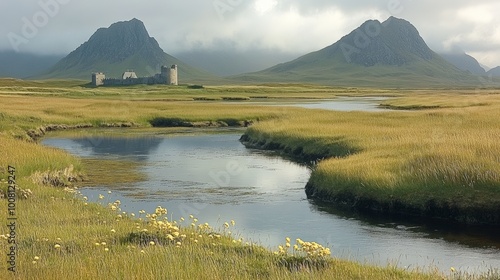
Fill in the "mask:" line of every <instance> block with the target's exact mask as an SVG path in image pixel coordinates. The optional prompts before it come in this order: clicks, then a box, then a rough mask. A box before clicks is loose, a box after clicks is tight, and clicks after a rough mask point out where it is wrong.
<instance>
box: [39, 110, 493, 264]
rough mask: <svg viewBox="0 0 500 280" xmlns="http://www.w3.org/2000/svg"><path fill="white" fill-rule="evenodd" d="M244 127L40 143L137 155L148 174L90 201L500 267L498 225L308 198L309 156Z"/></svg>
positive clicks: (267, 234)
mask: <svg viewBox="0 0 500 280" xmlns="http://www.w3.org/2000/svg"><path fill="white" fill-rule="evenodd" d="M329 102H331V101H329ZM372 105H373V104H372ZM372 105H370V106H372ZM306 106H307V104H306ZM315 106H319V105H315ZM325 106H330V105H325ZM356 108H358V107H356ZM373 108H376V106H374V107H373ZM355 110H358V109H355ZM240 135H241V131H239V132H237V133H234V132H229V131H228V132H224V133H218V134H201V135H200V134H196V135H188V136H186V135H183V136H168V137H167V136H156V135H144V136H140V137H118V136H113V137H109V136H108V137H106V136H92V137H79V138H46V139H44V140H43V144H44V145H48V146H54V147H58V148H61V149H65V150H67V151H69V152H70V153H72V154H75V155H78V156H81V157H92V158H96V157H97V158H107V159H130V160H134V161H137V162H140V163H141V164H140V166H141V168H140V169H141V170H140V171H141V172H143V173H145V174H146V175H147V180H146V181H143V182H139V183H134V184H125V185H119V186H116V185H115V186H97V187H88V188H83V189H80V191H81V192H82V193H83V194H84V195H86V196H88V197H89V200H91V201H98V195H99V194H104V195H105V196H106V199H105V201H114V200H116V199H119V200H121V202H122V210H123V211H127V212H135V213H137V212H138V211H139V210H146V211H149V212H152V211H154V209H155V207H156V206H158V205H161V206H163V207H166V208H167V209H168V211H169V216H170V215H171V216H172V218H174V219H179V218H180V217H187V216H188V215H189V214H193V215H195V216H196V217H197V218H198V219H199V221H202V222H208V223H210V224H211V225H214V226H216V227H218V226H219V227H222V224H223V223H224V222H225V221H230V220H235V221H236V227H235V229H234V230H233V233H236V234H240V235H241V236H242V237H244V238H245V239H247V240H251V241H253V242H258V243H260V244H262V245H264V246H267V247H270V248H273V249H274V248H276V246H277V245H278V244H283V243H284V238H285V237H290V238H292V240H294V239H295V238H301V239H303V240H306V241H316V242H319V243H321V244H324V245H327V246H329V247H330V248H331V251H332V254H333V255H334V256H337V257H342V258H347V259H352V260H356V261H360V262H368V263H371V264H377V265H385V264H388V263H390V264H396V265H398V266H400V267H403V268H409V269H412V268H416V267H420V268H431V267H437V268H439V269H441V270H443V271H445V272H446V271H449V269H450V267H455V268H456V269H459V270H464V271H469V272H473V273H475V272H484V271H486V270H488V268H491V267H493V268H499V267H500V237H498V235H497V234H498V232H496V233H495V232H493V231H483V230H477V229H467V228H451V227H442V226H439V225H429V224H427V225H423V224H421V223H412V222H402V221H394V220H387V219H374V218H373V217H371V218H368V217H360V216H358V215H356V214H353V213H345V212H339V211H338V210H335V209H332V208H330V207H328V206H327V205H322V204H318V203H316V202H314V201H310V200H308V199H307V198H306V195H305V192H304V186H305V184H306V183H307V180H308V178H309V175H310V170H309V168H308V167H307V166H305V165H302V164H298V163H294V162H291V161H289V160H286V159H283V158H281V157H279V156H276V155H275V154H273V153H272V152H268V151H259V150H253V149H247V148H245V147H244V146H243V145H242V144H241V143H240V142H239V141H238V139H239V137H240ZM110 172H112V171H110ZM108 190H111V191H112V193H111V194H109V195H108V194H107V192H108Z"/></svg>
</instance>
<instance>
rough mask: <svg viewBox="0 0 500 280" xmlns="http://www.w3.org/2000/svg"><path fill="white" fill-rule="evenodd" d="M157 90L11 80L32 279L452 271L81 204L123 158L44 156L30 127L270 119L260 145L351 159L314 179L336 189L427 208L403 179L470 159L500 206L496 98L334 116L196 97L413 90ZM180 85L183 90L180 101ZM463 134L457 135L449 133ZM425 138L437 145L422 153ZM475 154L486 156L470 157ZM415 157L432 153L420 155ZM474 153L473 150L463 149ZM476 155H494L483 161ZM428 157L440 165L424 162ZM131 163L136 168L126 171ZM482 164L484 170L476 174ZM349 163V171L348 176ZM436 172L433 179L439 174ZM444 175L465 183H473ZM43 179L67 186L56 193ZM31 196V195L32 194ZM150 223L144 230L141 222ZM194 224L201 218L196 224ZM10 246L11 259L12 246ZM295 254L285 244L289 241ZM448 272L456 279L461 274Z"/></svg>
mask: <svg viewBox="0 0 500 280" xmlns="http://www.w3.org/2000/svg"><path fill="white" fill-rule="evenodd" d="M148 90H149V88H147V87H143V88H108V89H92V88H86V87H81V86H79V84H78V82H65V83H64V84H60V83H59V82H49V83H48V82H42V83H38V82H29V84H26V83H24V82H11V81H0V101H1V102H0V148H1V149H0V150H1V151H2V156H1V157H0V178H4V179H6V178H7V171H8V170H7V169H6V167H7V166H8V165H12V166H15V167H16V172H17V174H16V175H17V183H18V186H19V188H20V189H22V190H24V192H23V191H21V190H20V191H19V193H18V195H19V197H18V201H17V205H16V209H17V218H18V219H17V221H16V223H17V225H18V226H17V228H16V234H17V236H16V238H17V240H16V241H17V243H18V255H17V260H16V261H17V265H18V266H17V271H18V272H17V277H18V278H19V279H56V278H57V279H75V278H76V279H97V278H113V279H115V278H117V279H158V278H167V279H255V278H264V279H311V278H313V279H437V278H441V277H442V276H443V275H441V274H440V273H438V272H431V271H428V272H426V273H420V272H408V271H403V270H401V269H396V268H393V267H374V266H370V265H362V264H359V263H354V262H348V261H343V260H337V259H330V258H323V257H312V256H310V257H309V258H304V256H307V253H308V252H309V251H308V250H311V249H307V250H306V249H304V251H301V253H300V255H301V256H296V257H290V256H284V255H283V254H278V255H276V254H274V253H273V252H270V251H268V250H265V249H263V248H261V247H259V246H256V245H251V244H249V245H246V244H245V240H243V241H242V242H240V241H239V236H235V235H234V234H229V231H230V230H231V231H233V232H235V231H237V223H238V221H236V228H233V227H232V225H231V222H230V221H227V222H228V229H226V227H225V226H224V225H223V223H224V221H222V224H221V225H214V228H215V229H213V228H211V229H209V228H206V227H205V225H204V224H203V221H194V218H193V219H190V218H189V217H185V219H186V221H184V222H181V221H175V222H176V224H173V223H174V221H164V223H163V224H161V223H158V221H159V219H154V220H152V219H151V218H147V217H146V214H139V213H135V217H132V213H121V211H118V210H116V209H115V210H113V209H112V208H115V207H117V208H119V204H118V203H115V201H114V200H112V199H111V198H110V197H111V196H112V195H108V194H103V196H104V197H103V199H102V200H100V201H99V204H98V203H94V202H87V201H85V200H84V199H83V198H82V197H78V196H76V197H75V194H74V193H73V192H72V191H71V190H69V189H66V190H65V188H64V186H63V185H65V184H69V183H70V182H69V181H72V179H71V178H73V177H78V175H77V174H78V173H81V172H87V173H89V172H90V174H89V175H90V177H91V178H96V176H102V175H99V174H96V173H95V172H94V173H93V172H92V169H89V168H88V166H89V165H94V166H95V165H98V166H104V168H102V169H101V170H105V169H112V168H113V165H112V164H113V163H109V162H108V163H98V162H90V163H89V162H85V161H81V160H79V159H77V158H74V157H72V156H70V155H68V154H66V153H64V152H61V151H59V150H56V149H52V148H47V147H42V146H40V145H38V144H36V143H34V142H33V141H32V139H30V137H28V134H27V132H28V131H30V130H35V129H39V128H40V127H43V129H46V128H47V127H49V125H50V124H53V125H56V126H50V127H55V128H58V129H64V128H68V127H73V126H79V125H81V124H90V126H89V127H107V126H109V125H110V124H119V125H120V124H124V123H130V124H132V126H137V127H140V128H141V127H142V128H150V127H151V126H152V123H151V121H152V120H153V119H155V118H165V119H172V118H178V119H181V120H183V121H186V122H206V121H213V122H217V121H224V122H226V123H227V122H234V123H236V122H241V121H258V124H257V125H255V126H253V127H252V128H251V129H249V130H248V132H247V135H248V136H249V137H250V138H251V139H254V140H256V143H273V144H272V145H271V147H274V148H279V147H281V148H284V149H285V150H287V151H290V152H296V153H297V154H298V155H310V156H318V155H320V156H335V155H339V154H340V155H343V156H344V157H342V158H331V159H327V160H325V161H322V162H321V163H320V164H319V165H318V168H317V169H316V170H315V171H314V172H313V177H312V178H311V182H314V183H315V184H316V185H318V186H319V185H322V186H324V187H325V188H331V187H332V186H336V185H337V184H338V182H347V183H349V184H351V186H352V185H354V184H355V183H363V184H366V183H377V184H374V185H373V186H368V185H367V186H368V187H367V188H359V186H358V189H357V191H359V193H361V194H364V193H367V194H372V193H373V194H374V195H376V196H378V195H379V194H378V192H379V191H380V190H385V189H388V188H393V189H394V191H393V193H394V194H397V195H406V196H407V197H409V196H410V195H409V194H405V192H407V191H408V190H411V191H414V192H415V198H416V199H417V201H423V199H425V197H424V196H423V195H420V196H419V194H418V192H420V191H421V190H420V189H418V188H417V187H418V185H412V186H413V187H414V189H398V188H399V187H401V188H402V187H403V182H404V181H401V182H400V183H399V184H396V185H390V183H391V182H398V180H399V176H401V175H402V174H403V175H405V174H408V175H412V174H413V175H412V176H413V177H411V176H410V177H404V176H401V178H403V179H405V180H407V181H408V182H411V179H412V178H414V177H415V176H416V175H417V174H418V172H419V171H416V170H415V171H414V172H413V173H412V172H410V171H411V170H412V169H411V167H412V165H410V163H412V162H416V163H419V162H421V161H423V160H422V159H426V158H430V159H433V156H435V155H436V157H437V159H441V157H442V156H448V157H449V158H451V159H453V160H455V157H458V158H459V159H460V160H462V161H458V163H461V164H457V165H456V166H458V167H460V168H462V167H463V168H469V169H470V172H471V174H472V175H474V174H483V173H484V172H483V173H477V172H482V170H492V171H493V175H492V176H493V177H491V176H490V177H488V176H486V175H487V174H489V173H484V174H483V175H484V176H483V177H481V176H479V177H477V178H478V179H481V180H480V181H478V182H479V183H477V184H476V183H475V184H474V185H473V186H472V187H473V189H474V190H476V189H477V197H479V198H481V199H480V200H481V201H482V200H485V201H488V199H489V201H493V200H494V199H496V198H498V193H497V191H498V189H497V188H496V186H498V181H495V180H494V179H495V178H496V177H494V176H495V174H498V172H497V173H495V172H496V171H498V170H497V169H494V168H496V167H497V165H498V158H495V156H494V155H495V154H496V155H498V154H500V153H498V144H497V143H496V142H495V141H490V140H488V139H491V137H492V136H495V135H497V134H496V133H498V123H497V122H495V120H496V119H494V118H493V119H490V117H494V116H496V114H497V113H496V112H498V111H497V109H498V108H497V107H494V106H496V105H494V104H496V103H494V102H493V101H491V102H492V104H493V105H491V106H490V105H487V106H486V105H485V106H482V107H481V108H477V107H470V108H466V109H465V110H464V111H463V112H462V111H455V110H454V109H447V111H440V110H437V111H433V112H417V113H408V112H395V113H387V114H386V113H377V114H368V113H335V112H326V111H310V110H305V109H294V108H288V107H287V108H279V107H259V106H254V105H250V104H247V105H246V104H236V103H232V102H229V101H228V102H202V101H194V100H195V98H193V96H194V97H196V96H202V95H203V96H205V95H208V96H209V97H210V98H214V99H216V100H219V99H224V98H223V97H231V96H236V97H249V98H254V97H251V95H252V96H253V94H256V93H258V94H260V95H261V98H264V95H266V97H265V98H266V99H267V98H269V97H276V98H278V99H279V98H283V97H285V96H287V95H288V94H290V95H291V96H293V97H294V98H300V97H307V96H309V95H312V96H313V97H325V96H329V97H332V96H333V95H335V94H337V93H338V94H339V95H353V94H361V95H371V94H374V93H378V94H379V95H391V94H394V95H400V94H398V93H390V91H386V90H379V91H372V90H366V92H363V91H362V90H361V92H360V90H357V89H335V88H324V87H318V88H314V87H310V86H299V85H294V86H289V87H288V88H287V87H284V88H283V89H282V88H281V87H280V86H274V87H263V88H260V87H220V88H212V89H210V90H212V92H202V93H201V94H200V92H199V91H198V92H194V90H191V89H187V88H180V89H178V88H173V89H170V88H167V89H164V88H163V89H162V88H161V87H154V88H152V89H151V90H152V91H155V92H154V93H147V91H148ZM177 90H180V91H182V92H180V93H176V92H175V91H177ZM189 98H190V99H189ZM233 99H236V98H233ZM173 100H182V101H175V102H174V101H173ZM226 100H231V99H230V98H226ZM495 102H496V101H495ZM419 104H420V103H419ZM422 104H425V102H422ZM393 105H394V106H396V105H397V104H393ZM417 105H418V104H417ZM479 109H481V110H479ZM461 110H462V109H461ZM457 116H458V118H456V117H457ZM457 120H460V121H457ZM435 125H439V126H437V129H438V130H436V133H434V130H433V128H434V127H435ZM453 126H455V127H457V128H458V129H457V130H456V131H458V132H453V131H452V130H451V129H450V127H453ZM461 127H463V129H460V128H461ZM481 128H484V129H481ZM87 129H88V128H87ZM468 129H471V131H470V133H467V131H468ZM488 132H489V133H490V134H488ZM433 135H434V136H433ZM428 136H433V137H434V138H432V137H431V138H432V139H434V141H431V140H429V139H428V140H425V137H428ZM463 136H467V138H466V139H465V140H464V141H462V140H460V139H462V138H463ZM419 139H420V141H418V140H419ZM422 139H423V140H422ZM449 139H454V140H453V141H454V142H451V143H453V145H451V148H449V149H448V148H446V147H447V146H446V145H444V143H448V142H449V141H450V140H449ZM420 143H424V144H425V146H424V147H428V148H430V149H423V148H421V147H420ZM439 143H441V144H439ZM391 145H393V146H391ZM419 147H420V148H419ZM470 147H474V149H473V150H471V151H469V150H468V149H469V148H470ZM415 149H417V151H419V152H420V153H413V152H412V151H414V150H415ZM464 149H465V151H467V152H466V153H458V152H459V151H462V150H464ZM462 152H463V151H462ZM490 152H491V153H493V155H492V154H491V153H490ZM426 153H427V154H426ZM477 153H479V155H481V156H482V157H476V156H475V155H477ZM407 155H411V156H412V157H410V159H412V160H414V161H409V162H406V161H405V160H404V159H406V158H407ZM419 155H422V156H423V155H427V156H426V157H423V158H421V157H419ZM402 158H403V159H402ZM476 158H479V159H476ZM446 159H447V158H446V157H444V159H441V160H436V161H433V160H430V161H429V162H430V163H429V164H430V165H429V170H431V171H432V168H431V167H433V166H435V165H432V164H437V167H439V168H442V167H443V166H444V167H446V166H448V165H446V164H447V162H448V161H446ZM495 160H496V161H495ZM423 162H424V163H426V161H423ZM453 162H455V161H453ZM400 163H407V165H403V166H407V168H406V169H404V171H405V173H397V172H396V171H397V170H398V169H397V168H396V166H398V164H400ZM114 164H117V163H114ZM122 164H123V165H124V166H125V167H124V168H127V163H122ZM468 164H471V165H470V166H469V165H468ZM477 164H482V165H477ZM476 165H477V166H479V167H478V168H475V167H474V166H476ZM417 166H420V165H417ZM468 166H469V167H468ZM490 166H491V168H493V169H491V168H490ZM122 167H123V166H122ZM129 167H130V168H133V166H129ZM338 168H342V169H340V171H338ZM391 168H393V169H391ZM439 168H438V169H439ZM482 168H484V169H482ZM469 169H465V170H469ZM394 170H396V171H394ZM450 170H451V171H453V169H450ZM477 170H479V171H477ZM424 171H425V170H424ZM431 171H429V173H428V174H430V175H429V176H431V177H429V178H431V179H432V178H433V177H432V174H433V173H432V172H431ZM451 171H450V172H451ZM379 172H381V173H379ZM455 172H456V173H453V172H452V173H450V174H451V175H453V174H459V172H462V169H458V170H457V171H455ZM474 172H476V173H474ZM339 174H340V175H339ZM425 174H427V173H425ZM438 174H440V173H438ZM446 174H448V173H446ZM465 174H469V173H465ZM61 178H62V180H60V179H61ZM474 178H476V177H474ZM492 178H493V179H492ZM133 179H134V178H132V179H131V180H133ZM440 179H441V180H445V181H446V180H449V179H450V180H451V179H453V180H455V179H456V180H458V181H457V182H462V181H460V180H461V179H460V176H458V177H457V178H455V177H443V178H440ZM342 180H344V181H342ZM43 182H46V183H50V184H56V185H60V186H59V187H54V186H51V185H50V184H49V185H43ZM316 182H319V183H316ZM450 182H455V181H450ZM464 182H468V181H464ZM474 182H475V181H474ZM491 182H493V185H491V186H493V187H490V188H488V187H487V186H488V184H489V183H491ZM384 184H388V185H384ZM346 186H349V185H348V184H346ZM446 186H447V188H446V192H445V191H442V192H437V193H434V191H435V190H432V189H431V190H425V189H424V191H431V192H432V193H433V195H434V196H435V197H436V199H442V198H443V197H445V196H447V195H449V194H450V193H453V191H450V190H449V189H450V188H453V187H454V186H451V183H450V184H449V185H446ZM374 187H375V188H374ZM1 188H2V189H6V188H7V183H6V182H2V183H1ZM28 189H29V191H28ZM394 194H393V195H394ZM23 195H24V196H26V197H27V198H21V196H23ZM411 195H413V193H412V194H411ZM488 196H489V197H488ZM463 199H464V200H463V201H464V202H470V199H471V198H470V197H467V193H466V192H464V194H463ZM108 203H110V205H108ZM100 204H101V205H100ZM0 208H1V209H7V200H5V199H1V200H0ZM160 212H161V211H160ZM118 215H120V216H118ZM139 216H141V218H142V219H143V220H142V221H140V220H138V217H139ZM150 217H151V216H150ZM0 219H2V220H4V221H6V220H7V213H6V211H0ZM167 222H168V223H167ZM191 223H195V228H192V227H191ZM176 228H177V229H176ZM144 229H147V231H144ZM176 232H177V234H175V233H176ZM6 233H7V228H4V230H3V231H1V232H0V234H3V235H4V236H5V234H6ZM169 234H170V235H171V236H172V237H173V239H172V240H170V237H169ZM184 235H185V236H184ZM219 235H220V237H219ZM242 235H243V236H244V233H242ZM291 238H292V240H291V244H290V247H293V245H294V243H295V242H294V239H295V238H300V236H296V237H295V236H291ZM283 239H285V236H284V237H283ZM0 241H1V242H0V251H2V252H8V251H9V250H8V249H9V244H8V243H7V240H0ZM151 241H153V242H154V243H151ZM311 241H313V240H311ZM177 242H180V244H178V243H177ZM300 244H301V243H300V242H297V245H298V246H303V245H300ZM283 245H284V247H285V248H286V241H285V240H283ZM313 247H314V246H313ZM301 248H305V247H301ZM317 248H319V249H321V247H319V246H317ZM289 251H290V252H292V249H289ZM5 265H6V263H5V262H4V265H2V266H1V269H7V267H6V266H5ZM6 273H7V272H4V274H6ZM448 276H450V277H451V278H457V277H458V274H457V273H451V274H450V275H448Z"/></svg>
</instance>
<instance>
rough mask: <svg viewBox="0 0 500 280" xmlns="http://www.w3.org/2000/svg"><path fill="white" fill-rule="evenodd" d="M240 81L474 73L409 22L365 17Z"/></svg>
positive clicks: (423, 78)
mask: <svg viewBox="0 0 500 280" xmlns="http://www.w3.org/2000/svg"><path fill="white" fill-rule="evenodd" d="M231 78H232V79H233V80H239V81H246V82H263V81H265V82H309V83H320V84H328V85H341V86H383V87H428V86H450V85H453V86H475V85H477V84H478V83H479V81H478V78H477V77H474V76H473V75H471V74H469V73H467V72H465V71H463V70H460V69H458V68H456V67H455V66H453V65H452V64H450V63H448V62H447V61H446V60H444V59H443V58H442V57H440V56H439V55H438V54H436V53H435V52H433V51H432V50H431V49H430V48H429V47H428V46H427V44H426V43H425V41H424V40H423V39H422V37H421V36H420V34H419V33H418V31H417V29H416V28H415V27H414V26H413V25H412V24H411V23H409V22H407V21H405V20H402V19H398V18H395V17H390V18H389V19H387V20H386V21H384V22H382V23H380V22H379V21H377V20H369V21H366V22H365V23H363V24H362V25H361V26H360V27H359V28H357V29H355V30H354V31H352V32H351V33H349V34H348V35H346V36H344V37H343V38H342V39H340V40H339V41H338V42H336V43H334V44H333V45H331V46H328V47H326V48H324V49H322V50H319V51H316V52H312V53H309V54H306V55H304V56H302V57H299V58H297V59H295V60H293V61H290V62H287V63H282V64H278V65H276V66H273V67H271V68H268V69H265V70H263V71H259V72H254V73H249V74H243V75H238V76H233V77H231Z"/></svg>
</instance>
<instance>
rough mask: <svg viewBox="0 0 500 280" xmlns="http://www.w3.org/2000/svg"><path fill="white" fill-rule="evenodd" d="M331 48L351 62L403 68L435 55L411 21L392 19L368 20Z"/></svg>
mask: <svg viewBox="0 0 500 280" xmlns="http://www.w3.org/2000/svg"><path fill="white" fill-rule="evenodd" d="M329 48H331V51H332V52H336V51H339V50H340V51H341V52H342V54H343V56H344V57H345V59H346V61H347V62H348V63H355V64H359V65H363V66H374V65H396V66H401V65H404V64H408V63H410V62H412V61H415V60H418V59H424V60H430V59H432V58H433V56H434V52H433V51H432V50H431V49H430V48H429V47H428V46H427V44H426V43H425V42H424V40H423V39H422V37H420V34H419V33H418V30H417V29H416V28H415V27H414V26H413V25H412V24H411V23H410V22H408V21H406V20H404V19H400V18H396V17H392V16H391V17H390V18H388V19H387V20H386V21H384V22H382V23H380V22H379V21H378V20H367V21H365V22H364V23H363V24H362V25H361V26H360V27H358V28H357V29H355V30H354V31H352V32H351V33H350V34H348V35H346V36H344V37H343V38H342V39H340V41H339V42H337V43H335V44H333V45H332V46H330V47H329Z"/></svg>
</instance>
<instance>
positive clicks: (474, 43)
mask: <svg viewBox="0 0 500 280" xmlns="http://www.w3.org/2000/svg"><path fill="white" fill-rule="evenodd" d="M499 11H500V1H498V0H475V1H471V0H453V1H452V0H442V1H436V0H432V1H431V0H356V1H352V0H337V1H335V0H300V1H299V0H146V1H139V0H134V1H131V0H121V1H114V0H107V1H103V0H98V1H96V0H86V1H77V0H22V1H19V0H2V1H1V2H0V23H1V24H0V36H1V40H0V50H9V49H10V50H12V49H16V50H19V51H21V52H30V53H42V54H61V55H63V54H67V53H69V52H70V51H72V50H74V49H75V48H77V47H78V46H79V45H81V44H82V43H84V42H85V41H86V40H88V38H89V37H90V36H91V35H92V34H93V33H94V32H95V31H96V30H97V29H98V28H100V27H108V26H109V25H110V24H112V23H114V22H117V21H124V20H130V19H132V18H134V17H135V18H138V19H140V20H142V21H143V22H144V23H145V25H146V28H147V29H148V31H149V33H150V35H151V36H153V37H155V38H156V39H157V40H158V42H159V43H160V46H161V47H162V48H163V49H164V50H165V51H166V52H167V53H170V54H175V53H179V52H186V51H190V50H200V49H208V50H212V49H231V50H238V51H246V50H249V49H257V50H258V49H264V50H276V51H281V52H285V53H291V54H298V55H300V54H305V53H308V52H311V51H315V50H318V49H321V48H323V47H326V46H328V45H331V44H333V43H334V42H336V41H337V40H339V39H340V38H341V37H342V36H343V35H345V34H347V33H348V32H350V31H352V30H353V29H354V28H356V27H358V26H359V25H361V24H362V23H363V22H364V21H365V20H367V19H378V20H380V21H383V20H385V19H387V18H388V17H389V16H391V15H393V16H396V17H400V18H404V19H406V20H408V21H410V22H411V23H412V24H413V25H415V27H416V28H417V29H418V30H419V31H420V34H421V36H422V37H423V38H424V40H426V42H427V43H428V44H429V46H430V47H431V48H432V49H433V50H435V51H438V52H439V51H442V50H444V49H450V48H457V49H462V50H464V51H465V52H467V53H468V54H470V55H472V56H474V57H475V58H476V59H478V60H479V62H481V63H483V64H485V65H487V66H490V67H493V66H497V65H500V16H497V15H496V13H498V12H499Z"/></svg>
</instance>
